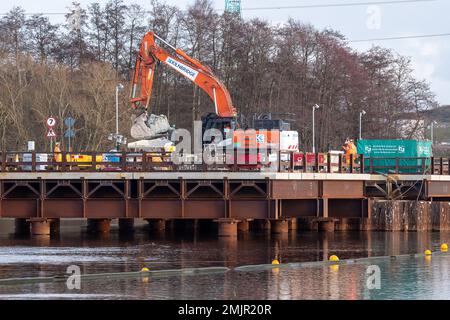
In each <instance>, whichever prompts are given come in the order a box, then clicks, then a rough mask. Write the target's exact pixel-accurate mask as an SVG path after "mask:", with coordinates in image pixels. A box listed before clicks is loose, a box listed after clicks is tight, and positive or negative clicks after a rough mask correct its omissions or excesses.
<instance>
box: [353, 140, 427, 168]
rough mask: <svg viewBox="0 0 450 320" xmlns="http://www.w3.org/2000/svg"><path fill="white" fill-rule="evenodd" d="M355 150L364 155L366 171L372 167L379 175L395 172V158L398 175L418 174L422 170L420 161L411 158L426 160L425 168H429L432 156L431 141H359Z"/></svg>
mask: <svg viewBox="0 0 450 320" xmlns="http://www.w3.org/2000/svg"><path fill="white" fill-rule="evenodd" d="M357 148H358V154H362V155H364V158H365V160H364V165H365V167H366V169H367V170H370V169H371V167H372V169H373V171H375V172H379V173H393V172H395V170H396V159H395V158H398V159H399V160H398V166H399V172H398V173H416V172H417V173H418V172H419V171H420V170H421V168H422V159H413V158H427V159H426V160H425V168H429V167H430V163H431V162H430V159H429V158H430V157H431V156H432V145H431V141H417V140H359V141H358V146H357ZM370 158H371V159H372V161H370V160H369V159H370ZM371 165H372V166H371ZM402 167H403V168H402ZM405 167H406V168H405Z"/></svg>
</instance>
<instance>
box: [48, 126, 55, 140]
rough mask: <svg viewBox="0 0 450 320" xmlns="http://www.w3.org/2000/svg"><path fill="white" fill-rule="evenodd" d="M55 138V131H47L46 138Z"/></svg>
mask: <svg viewBox="0 0 450 320" xmlns="http://www.w3.org/2000/svg"><path fill="white" fill-rule="evenodd" d="M55 137H56V133H55V130H53V129H52V128H50V129H48V132H47V138H50V139H51V138H55Z"/></svg>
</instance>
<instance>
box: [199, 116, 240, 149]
mask: <svg viewBox="0 0 450 320" xmlns="http://www.w3.org/2000/svg"><path fill="white" fill-rule="evenodd" d="M238 127H239V126H238V123H237V119H236V118H234V117H220V116H218V115H217V114H215V113H209V114H207V115H206V116H203V117H202V135H204V134H205V132H206V130H209V129H217V130H219V131H220V132H222V139H223V140H225V139H227V134H228V133H229V132H230V131H234V130H236V129H237V128H238ZM228 138H230V137H228ZM211 142H213V141H205V143H211Z"/></svg>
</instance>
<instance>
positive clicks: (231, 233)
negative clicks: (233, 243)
mask: <svg viewBox="0 0 450 320" xmlns="http://www.w3.org/2000/svg"><path fill="white" fill-rule="evenodd" d="M215 222H217V223H218V224H219V232H218V233H219V237H235V236H237V229H238V228H237V225H238V221H237V220H234V219H219V220H215Z"/></svg>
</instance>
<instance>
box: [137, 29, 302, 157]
mask: <svg viewBox="0 0 450 320" xmlns="http://www.w3.org/2000/svg"><path fill="white" fill-rule="evenodd" d="M155 40H159V41H160V42H161V43H162V44H164V45H166V46H167V47H168V48H170V49H171V53H169V52H168V51H167V50H165V49H164V48H162V47H161V46H159V45H158V44H157V43H156V41H155ZM158 62H161V63H163V64H165V65H167V66H168V67H170V68H172V69H174V70H175V71H177V72H178V73H180V74H181V75H183V76H184V77H186V78H187V79H189V80H190V81H192V82H193V83H194V84H195V85H197V86H199V87H200V88H201V89H202V90H203V91H205V92H206V93H207V95H208V96H209V97H210V98H211V100H212V102H213V103H214V113H210V114H208V115H207V116H204V117H202V129H203V132H205V131H206V130H208V129H217V130H219V131H220V132H222V134H223V136H224V138H225V139H227V137H228V136H227V134H228V132H230V131H232V132H233V135H232V142H231V143H233V144H234V146H235V147H237V148H244V149H247V150H248V149H258V148H261V147H266V148H267V145H269V144H276V145H277V146H278V145H280V135H281V136H283V134H280V132H281V131H282V130H281V128H273V127H270V128H262V127H260V128H257V129H256V130H253V132H251V133H250V134H247V133H246V132H242V130H236V129H238V128H239V124H238V122H237V112H236V109H235V108H234V107H233V103H232V101H231V97H230V93H229V92H228V90H227V88H226V87H225V85H224V84H223V83H222V82H221V81H220V80H219V79H218V78H217V77H216V76H215V75H214V74H213V72H212V70H211V69H210V68H209V67H207V66H204V65H203V64H201V63H200V62H199V61H198V60H196V59H194V58H192V57H189V56H188V55H187V54H186V53H185V52H184V51H183V50H181V49H178V48H175V47H174V46H172V45H170V44H169V43H167V42H166V41H165V40H164V39H162V38H161V37H159V36H158V35H156V34H155V33H154V32H147V33H146V34H145V36H144V38H143V39H142V42H141V45H140V49H139V53H138V55H137V59H136V65H135V69H134V75H133V79H132V82H131V93H130V102H131V105H132V107H133V108H134V109H136V110H138V111H139V112H141V114H140V115H139V116H137V117H136V118H135V120H134V125H133V126H132V128H131V135H132V137H133V138H134V139H154V138H155V137H158V135H162V134H166V133H167V132H170V130H171V127H170V125H169V122H168V120H167V117H166V116H165V115H154V114H151V113H150V111H151V110H150V105H151V103H150V99H151V93H152V87H153V80H154V75H155V68H156V65H157V63H158ZM266 129H280V130H278V131H277V130H272V131H267V130H266ZM289 132H291V131H289ZM295 133H296V132H295ZM295 137H296V139H297V141H296V142H295V141H294V144H295V145H296V146H297V147H298V134H297V133H296V134H295ZM281 144H283V143H281Z"/></svg>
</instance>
